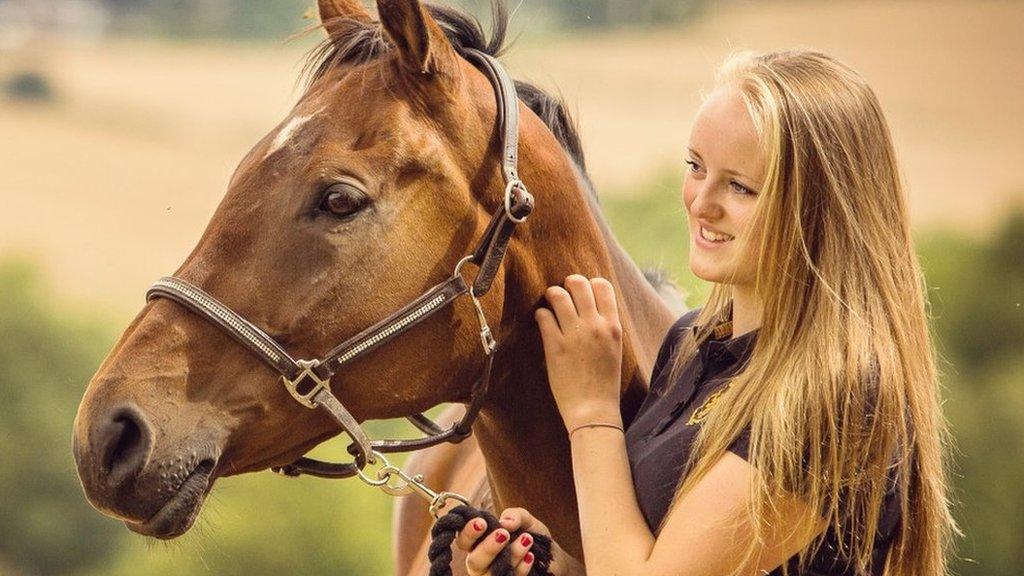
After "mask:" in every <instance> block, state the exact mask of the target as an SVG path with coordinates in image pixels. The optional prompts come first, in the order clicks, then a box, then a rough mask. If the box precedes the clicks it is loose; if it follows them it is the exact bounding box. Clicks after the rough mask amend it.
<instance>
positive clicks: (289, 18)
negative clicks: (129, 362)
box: [0, 0, 1024, 576]
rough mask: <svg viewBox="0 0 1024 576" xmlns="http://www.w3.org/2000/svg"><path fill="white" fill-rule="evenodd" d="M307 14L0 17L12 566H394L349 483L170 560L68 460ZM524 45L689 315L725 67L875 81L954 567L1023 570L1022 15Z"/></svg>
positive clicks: (805, 15) (245, 488)
mask: <svg viewBox="0 0 1024 576" xmlns="http://www.w3.org/2000/svg"><path fill="white" fill-rule="evenodd" d="M512 4H513V6H516V4H515V3H514V2H513V3H512ZM463 6H465V7H466V8H467V9H470V10H473V11H475V12H477V13H478V14H480V15H481V16H482V17H484V18H485V19H486V17H487V11H486V7H485V6H483V2H479V1H478V2H473V1H469V0H467V1H466V2H464V3H463ZM312 14H315V8H314V2H313V0H161V1H159V2H158V1H156V0H64V1H61V0H0V575H3V576H29V575H81V576H92V575H115V576H116V575H122V574H124V575H127V574H139V573H142V574H153V575H164V574H166V575H170V574H181V573H187V574H217V575H220V574H225V575H234V574H245V575H253V574H270V573H276V572H279V571H280V572H283V573H291V574H304V575H319V574H324V575H327V574H389V573H390V570H391V559H390V553H389V550H390V530H391V526H390V522H391V520H390V512H389V511H390V506H391V500H390V499H389V498H388V497H386V496H384V495H383V494H381V493H378V492H375V491H371V490H369V489H366V488H364V487H363V486H362V485H361V484H359V483H358V482H355V481H350V482H342V483H331V482H326V481H318V480H315V479H302V480H290V481H288V480H284V479H280V478H277V477H275V476H273V475H271V474H269V473H264V474H257V475H249V476H245V477H241V478H230V479H227V480H225V481H221V482H219V483H218V486H217V488H215V490H214V492H213V493H212V495H211V500H210V501H209V502H208V504H207V506H206V509H205V511H204V512H203V515H202V516H201V518H200V520H199V522H198V523H197V526H196V528H195V529H194V530H193V531H192V532H190V533H189V534H188V535H187V536H185V537H184V538H182V539H180V540H177V541H174V542H172V543H168V544H164V543H159V544H155V543H153V542H149V541H146V540H143V539H142V538H140V537H137V536H134V535H131V534H129V532H128V531H127V530H126V529H125V528H124V527H123V526H122V525H121V524H119V523H118V522H116V521H112V520H109V519H106V518H103V517H101V516H100V515H99V514H98V513H96V512H94V511H93V510H92V509H91V508H90V507H89V506H88V504H86V502H85V499H84V497H83V494H82V492H81V489H80V487H79V485H78V480H77V478H76V476H75V473H74V465H73V462H72V458H71V448H70V436H71V423H72V419H73V417H74V413H75V409H76V407H77V404H78V401H79V399H80V398H81V395H82V392H83V390H84V388H85V386H86V383H87V381H88V379H89V377H90V376H91V374H92V373H93V371H94V370H95V369H96V368H97V366H98V364H99V362H100V361H101V360H102V358H103V356H104V355H105V354H106V352H107V351H108V350H109V349H110V347H111V345H112V344H113V342H114V340H115V338H116V337H117V335H118V334H119V333H120V331H121V330H122V329H123V328H124V327H125V326H126V325H127V323H128V322H129V321H130V320H131V318H132V317H133V316H134V314H135V313H136V312H137V311H138V310H139V309H140V308H141V306H142V303H143V302H142V300H143V294H144V292H145V290H146V288H147V287H148V285H149V283H150V282H151V281H152V280H154V279H155V278H157V277H159V276H162V275H165V274H167V273H169V272H171V271H173V270H174V269H175V268H176V267H177V265H178V264H179V263H180V262H181V261H182V260H183V258H184V257H185V256H186V254H187V253H188V251H189V250H190V249H191V247H192V245H193V244H194V243H195V242H196V240H197V239H198V237H199V234H200V233H201V231H202V230H203V228H204V226H205V224H206V222H207V220H208V219H209V217H210V215H211V213H212V211H213V209H214V207H215V206H216V204H217V203H218V201H219V199H220V198H221V196H222V194H223V192H224V189H225V186H226V185H227V182H228V179H229V177H230V175H231V172H232V170H233V169H234V166H235V165H236V163H237V162H238V161H239V160H240V159H241V157H242V156H243V154H244V153H245V152H246V151H247V150H248V149H249V147H251V146H252V145H253V144H255V142H256V141H257V140H258V139H259V138H260V137H261V136H262V135H263V134H265V133H266V132H267V131H269V130H270V129H271V128H272V127H273V126H274V125H275V124H276V123H277V122H278V121H279V120H280V119H282V118H283V117H284V116H285V115H286V113H287V111H288V110H289V108H290V106H291V104H292V103H293V102H294V101H295V99H296V98H297V97H298V95H299V90H300V87H299V84H298V83H297V79H298V77H299V72H300V69H301V65H302V60H303V56H304V54H305V53H306V52H307V51H308V50H309V49H310V47H311V46H312V45H313V44H314V43H315V42H316V41H317V40H319V38H320V33H319V32H318V31H314V32H311V33H308V34H305V35H302V34H299V33H300V32H302V31H303V30H304V29H307V28H309V27H310V26H311V25H313V24H314V23H315V20H309V19H304V16H307V17H308V16H310V15H312ZM485 21H486V20H485ZM513 31H514V32H515V33H516V34H519V35H520V36H519V39H518V41H517V43H516V45H515V46H514V48H513V49H512V50H511V51H510V52H509V53H508V55H507V56H506V58H505V61H506V62H507V63H508V64H509V66H510V68H511V70H512V72H513V73H514V74H515V75H516V76H517V77H520V78H524V79H528V80H532V81H534V82H536V83H538V84H540V85H542V86H544V87H547V88H549V89H551V90H554V91H557V92H560V93H561V94H562V95H563V96H564V97H565V99H566V100H567V101H568V102H569V104H570V106H571V108H572V109H574V110H575V111H576V118H577V120H578V121H579V123H580V125H581V131H582V135H583V140H584V144H585V147H586V152H587V155H588V163H589V165H590V168H591V173H592V176H593V179H594V181H595V182H596V183H597V185H598V188H599V190H600V193H601V196H602V202H603V205H604V208H605V211H606V214H607V216H608V218H609V220H610V221H611V223H612V226H613V228H614V229H615V230H616V233H617V234H618V236H619V238H620V240H621V241H622V242H623V244H624V245H625V246H626V247H627V249H628V250H629V251H630V252H631V253H632V254H633V255H634V257H635V258H636V260H637V261H638V262H639V263H640V264H641V265H644V266H661V267H664V268H665V269H667V270H668V271H669V272H670V274H671V275H672V277H673V278H674V279H675V280H676V281H677V282H678V283H679V284H680V286H682V287H683V288H684V289H685V290H686V291H687V294H688V298H687V300H688V304H689V305H690V306H695V305H699V304H700V302H701V299H702V298H703V296H705V295H706V293H707V287H706V286H703V285H701V284H700V283H699V282H698V281H697V280H696V279H695V278H694V277H692V275H690V274H689V272H688V270H687V267H686V264H685V263H686V257H687V254H686V251H687V246H686V242H685V238H684V233H683V230H684V229H685V225H684V216H683V210H682V206H681V200H680V198H679V190H680V183H681V181H682V173H683V170H682V166H683V164H682V150H683V147H684V145H685V143H686V141H687V137H688V133H689V127H690V122H691V120H692V118H693V116H694V114H695V112H696V110H697V107H698V105H699V102H700V91H701V89H702V88H705V87H708V86H709V85H710V82H711V79H712V73H713V71H714V69H715V67H716V65H717V64H718V63H719V62H720V61H721V60H722V59H723V58H724V56H725V55H726V54H727V53H728V52H730V51H731V50H734V49H741V48H753V49H780V48H790V47H813V48H817V49H821V50H824V51H826V52H829V53H832V54H834V55H836V56H838V57H839V58H841V59H843V60H845V61H846V62H848V63H849V64H851V65H852V66H853V67H854V68H856V69H858V70H859V71H860V72H861V73H862V74H863V75H864V76H865V77H866V78H867V79H868V81H869V82H870V84H871V85H872V86H873V87H874V89H875V90H876V92H877V93H878V95H879V98H880V99H881V102H882V105H883V107H884V109H885V111H886V113H887V115H888V118H889V120H890V123H891V125H892V129H893V132H894V136H895V140H896V144H897V148H898V151H899V153H900V157H901V161H902V166H903V169H904V171H905V177H906V180H907V182H908V184H909V194H910V209H911V217H912V220H913V224H914V230H915V234H916V239H917V245H918V248H919V255H920V258H921V261H922V263H923V265H924V268H925V272H926V274H927V279H928V283H929V298H930V301H931V317H932V329H933V333H934V336H935V339H936V342H937V344H938V347H939V350H940V354H941V368H942V384H943V389H944V396H945V414H946V417H947V419H948V420H949V422H950V423H951V426H952V428H953V431H954V434H955V438H956V446H955V450H954V458H953V462H952V465H953V472H954V475H953V478H954V482H955V493H954V497H955V503H954V505H955V513H956V516H957V518H958V519H959V521H960V522H961V524H962V527H963V529H964V531H965V532H966V537H965V538H963V539H961V540H960V541H959V551H958V559H957V560H956V572H957V573H958V574H964V575H985V576H1004V575H1005V576H1010V575H1014V576H1017V575H1019V574H1022V573H1024V546H1022V543H1024V307H1022V304H1024V172H1022V166H1024V138H1022V137H1021V129H1022V128H1024V124H1022V122H1021V118H1022V117H1024V60H1022V58H1024V4H1022V3H1020V2H1012V1H990V2H986V1H973V0H965V1H949V0H939V1H931V0H929V1H917V2H910V1H907V2H904V1H882V0H873V1H829V2H812V1H795V0H788V1H781V0H771V1H756V2H755V1H746V2H744V1H727V2H710V1H706V0H545V1H542V0H525V1H524V2H522V3H521V4H518V8H517V9H516V15H515V19H514V21H513ZM335 448H337V446H335ZM324 503H328V505H324Z"/></svg>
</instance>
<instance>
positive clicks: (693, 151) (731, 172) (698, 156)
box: [686, 146, 753, 180]
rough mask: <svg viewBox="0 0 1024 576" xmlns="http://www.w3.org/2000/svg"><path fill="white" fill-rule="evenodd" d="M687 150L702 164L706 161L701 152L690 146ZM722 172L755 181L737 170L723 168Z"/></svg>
mask: <svg viewBox="0 0 1024 576" xmlns="http://www.w3.org/2000/svg"><path fill="white" fill-rule="evenodd" d="M686 149H687V150H688V151H689V152H690V154H693V155H694V156H696V157H697V159H698V160H700V161H701V162H703V161H704V158H703V157H702V156H701V155H700V152H697V151H696V150H694V149H693V148H691V147H689V146H687V147H686ZM722 172H725V173H726V174H732V175H733V176H739V177H740V178H746V179H747V180H753V178H751V177H750V176H747V175H746V174H744V173H742V172H737V171H736V170H733V169H731V168H723V169H722Z"/></svg>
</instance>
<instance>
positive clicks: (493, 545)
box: [466, 528, 509, 576]
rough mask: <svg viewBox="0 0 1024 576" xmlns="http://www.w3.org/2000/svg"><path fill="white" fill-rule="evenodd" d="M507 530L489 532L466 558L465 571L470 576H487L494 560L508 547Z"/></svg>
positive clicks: (500, 529)
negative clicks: (485, 575)
mask: <svg viewBox="0 0 1024 576" xmlns="http://www.w3.org/2000/svg"><path fill="white" fill-rule="evenodd" d="M508 543H509V542H508V530H505V529H504V528H498V529H497V530H495V531H494V532H491V533H490V534H489V535H488V536H487V537H486V538H484V539H483V540H480V543H479V544H477V546H476V548H474V549H473V551H472V552H470V553H469V555H468V556H466V569H467V570H468V571H469V574H470V576H483V575H484V574H487V570H488V569H489V568H490V566H491V563H492V562H494V558H495V557H496V556H497V555H498V552H501V549H502V548H504V547H505V546H508Z"/></svg>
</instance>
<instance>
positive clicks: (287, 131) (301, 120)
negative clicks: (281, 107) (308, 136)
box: [263, 111, 319, 160]
mask: <svg viewBox="0 0 1024 576" xmlns="http://www.w3.org/2000/svg"><path fill="white" fill-rule="evenodd" d="M318 112H319V111H318ZM315 115H316V112H314V113H312V114H310V115H309V116H294V117H293V118H292V119H291V120H289V121H288V123H287V124H285V125H284V128H281V130H280V131H278V133H277V136H274V141H273V142H272V143H271V144H270V149H269V150H267V153H266V154H265V155H264V156H263V159H264V160H265V159H267V158H269V157H270V155H271V154H273V153H274V152H277V151H278V150H280V149H281V148H283V147H284V146H285V144H288V141H289V140H291V139H292V137H293V136H295V135H296V134H297V133H298V132H299V129H300V128H302V126H303V125H304V124H306V122H309V121H310V120H311V119H312V118H313V116H315Z"/></svg>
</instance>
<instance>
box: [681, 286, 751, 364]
mask: <svg viewBox="0 0 1024 576" xmlns="http://www.w3.org/2000/svg"><path fill="white" fill-rule="evenodd" d="M708 328H710V331H711V332H710V335H709V336H708V339H707V340H706V341H705V343H706V344H707V345H708V346H709V347H710V348H712V349H714V348H722V349H723V350H725V351H726V352H728V353H729V354H730V355H731V356H732V357H733V358H735V359H741V358H745V357H746V356H747V354H748V353H749V352H750V349H751V347H752V346H753V344H754V342H755V341H756V340H757V332H758V329H754V330H751V331H750V332H746V333H744V334H742V335H740V336H738V337H736V338H733V337H732V300H729V302H728V303H727V304H726V305H725V308H723V309H722V310H721V311H720V312H719V313H718V314H716V315H714V316H713V317H712V318H711V319H710V320H709V321H708V322H707V323H706V324H702V325H700V326H694V333H695V334H700V333H704V332H705V331H706V330H708Z"/></svg>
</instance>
